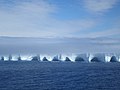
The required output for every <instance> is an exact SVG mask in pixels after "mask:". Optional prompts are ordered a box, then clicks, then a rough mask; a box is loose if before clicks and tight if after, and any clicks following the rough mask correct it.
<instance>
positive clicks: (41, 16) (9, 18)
mask: <svg viewBox="0 0 120 90" xmlns="http://www.w3.org/2000/svg"><path fill="white" fill-rule="evenodd" d="M0 36H1V38H3V37H2V36H7V37H14V38H16V37H33V38H34V37H39V38H46V40H47V41H48V40H49V38H55V42H56V41H57V40H56V39H58V40H59V38H62V39H60V41H61V40H63V38H70V39H71V38H72V39H71V44H72V43H73V42H74V40H77V39H80V38H87V40H86V39H85V40H84V39H83V40H84V43H83V41H82V43H81V41H78V45H82V46H85V47H86V43H87V42H89V43H87V44H89V45H92V44H91V42H92V43H93V42H95V43H96V44H95V43H94V44H95V45H96V46H95V47H96V49H95V48H92V49H86V50H85V51H86V52H87V50H88V51H89V52H90V51H94V50H96V51H98V52H100V50H101V49H100V48H98V46H99V45H101V44H102V47H101V48H103V49H104V50H101V52H107V51H108V52H118V50H119V49H120V44H119V41H120V1H119V0H0ZM47 38H48V39H47ZM73 39H74V40H73ZM91 39H92V41H91ZM101 39H102V40H101ZM10 40H11V41H12V39H10ZM10 40H9V43H10V42H11V41H10ZM25 40H26V39H25ZM29 40H30V39H29ZM65 40H66V41H65ZM65 40H63V42H64V44H65V43H66V42H67V39H65ZM5 41H6V43H5V42H2V44H0V46H1V48H0V50H2V51H3V48H2V45H3V46H4V44H6V47H7V48H11V47H9V46H7V45H8V43H7V40H5ZM16 41H17V40H16ZM26 41H27V40H26ZM101 41H102V42H101ZM40 42H41V43H44V42H42V41H40ZM105 42H106V43H105ZM56 43H58V42H56ZM68 44H70V43H68ZM76 44H77V43H76ZM108 44H110V45H112V46H110V49H108V48H107V46H108ZM40 46H41V44H40ZM46 47H49V45H48V46H46ZM58 47H59V46H58ZM63 47H64V46H63ZM63 47H62V48H63ZM4 48H5V47H4ZM39 48H40V47H39ZM72 48H73V51H74V52H79V50H78V51H77V49H80V48H81V47H78V46H77V48H76V46H75V45H73V46H72ZM82 48H83V47H82ZM82 48H81V49H82ZM5 49H6V48H5ZM7 51H9V50H8V49H6V52H7ZM58 51H59V50H58ZM68 51H69V50H68ZM82 51H84V50H82ZM48 52H49V51H48ZM9 53H10V52H9Z"/></svg>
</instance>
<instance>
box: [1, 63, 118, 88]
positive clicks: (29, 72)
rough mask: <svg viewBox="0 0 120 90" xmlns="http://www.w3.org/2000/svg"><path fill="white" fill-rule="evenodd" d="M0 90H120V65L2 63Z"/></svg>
mask: <svg viewBox="0 0 120 90" xmlns="http://www.w3.org/2000/svg"><path fill="white" fill-rule="evenodd" d="M0 90H120V63H71V62H59V63H58V62H56V63H55V62H53V63H52V62H51V63H47V62H46V63H45V62H2V63H0Z"/></svg>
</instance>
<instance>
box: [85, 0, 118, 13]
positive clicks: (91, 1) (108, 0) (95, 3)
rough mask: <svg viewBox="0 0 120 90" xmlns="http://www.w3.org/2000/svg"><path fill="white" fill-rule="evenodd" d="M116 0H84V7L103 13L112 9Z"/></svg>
mask: <svg viewBox="0 0 120 90" xmlns="http://www.w3.org/2000/svg"><path fill="white" fill-rule="evenodd" d="M117 2H118V0H84V3H85V8H86V9H87V10H89V11H90V12H93V13H104V12H106V11H108V10H110V9H112V8H113V7H114V6H115V5H116V3H117Z"/></svg>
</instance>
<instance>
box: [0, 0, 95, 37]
mask: <svg viewBox="0 0 120 90" xmlns="http://www.w3.org/2000/svg"><path fill="white" fill-rule="evenodd" d="M10 5H11V6H10ZM3 7H5V8H4V9H2V10H1V11H0V20H1V22H0V35H1V36H18V37H22V36H24V37H63V36H76V34H75V33H77V32H79V31H83V30H87V29H89V28H91V27H93V26H94V25H95V24H96V22H95V20H92V19H89V20H88V19H83V20H79V19H78V20H60V19H57V18H54V17H52V15H53V14H54V13H57V8H58V7H57V6H56V5H53V4H50V3H48V2H47V1H45V0H37V1H36V0H35V1H24V0H23V1H21V2H18V1H17V2H14V4H9V6H8V5H6V4H5V5H3ZM23 32H24V33H23Z"/></svg>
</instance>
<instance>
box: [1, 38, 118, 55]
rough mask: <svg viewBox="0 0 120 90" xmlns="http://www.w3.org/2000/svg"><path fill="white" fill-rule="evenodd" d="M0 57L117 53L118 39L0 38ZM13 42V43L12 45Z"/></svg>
mask: <svg viewBox="0 0 120 90" xmlns="http://www.w3.org/2000/svg"><path fill="white" fill-rule="evenodd" d="M0 41H1V43H0V55H3V54H4V55H9V54H54V55H56V54H72V53H76V54H77V53H91V52H94V53H95V52H99V53H100V52H109V53H110V52H112V53H117V52H119V48H120V42H119V39H113V38H24V37H21V38H16V37H0ZM13 42H15V43H13Z"/></svg>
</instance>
